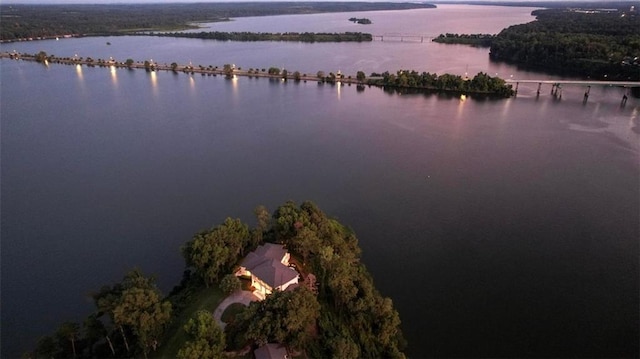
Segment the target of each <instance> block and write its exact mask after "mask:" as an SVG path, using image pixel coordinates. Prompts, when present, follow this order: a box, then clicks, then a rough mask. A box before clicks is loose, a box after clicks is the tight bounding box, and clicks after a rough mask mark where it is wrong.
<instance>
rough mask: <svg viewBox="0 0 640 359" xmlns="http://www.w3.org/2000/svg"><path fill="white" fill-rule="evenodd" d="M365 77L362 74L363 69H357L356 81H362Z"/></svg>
mask: <svg viewBox="0 0 640 359" xmlns="http://www.w3.org/2000/svg"><path fill="white" fill-rule="evenodd" d="M366 78H367V76H366V75H365V74H364V72H363V71H358V72H357V73H356V79H357V80H358V82H364V80H365V79H366Z"/></svg>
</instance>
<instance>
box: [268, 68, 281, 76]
mask: <svg viewBox="0 0 640 359" xmlns="http://www.w3.org/2000/svg"><path fill="white" fill-rule="evenodd" d="M268 74H269V75H280V69H279V68H277V67H269V71H268Z"/></svg>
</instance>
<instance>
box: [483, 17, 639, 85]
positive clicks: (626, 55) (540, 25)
mask: <svg viewBox="0 0 640 359" xmlns="http://www.w3.org/2000/svg"><path fill="white" fill-rule="evenodd" d="M629 10H630V8H625V9H618V10H588V9H584V10H577V9H547V10H536V11H534V12H533V15H536V21H533V22H530V23H527V24H522V25H514V26H510V27H508V28H506V29H504V30H502V31H501V32H500V33H499V34H498V35H497V36H496V37H495V38H494V39H493V40H492V42H491V52H490V56H491V59H493V60H497V61H506V62H509V63H515V64H519V65H523V66H526V67H529V68H533V69H541V70H546V71H550V72H556V73H560V74H569V75H577V76H582V77H585V78H592V79H598V80H607V79H608V80H630V81H639V80H640V60H639V58H640V13H638V11H637V10H635V11H629Z"/></svg>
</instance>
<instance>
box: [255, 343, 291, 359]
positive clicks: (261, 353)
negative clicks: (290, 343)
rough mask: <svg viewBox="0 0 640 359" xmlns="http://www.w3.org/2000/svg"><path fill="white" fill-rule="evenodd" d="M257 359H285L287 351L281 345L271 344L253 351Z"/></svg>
mask: <svg viewBox="0 0 640 359" xmlns="http://www.w3.org/2000/svg"><path fill="white" fill-rule="evenodd" d="M253 355H254V356H255V357H256V359H276V358H277V359H285V358H287V349H286V348H285V347H284V346H283V345H281V344H274V343H269V344H265V345H263V346H261V347H260V348H258V349H256V350H254V351H253Z"/></svg>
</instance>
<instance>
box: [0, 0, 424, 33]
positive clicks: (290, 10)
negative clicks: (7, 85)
mask: <svg viewBox="0 0 640 359" xmlns="http://www.w3.org/2000/svg"><path fill="white" fill-rule="evenodd" d="M435 7H436V6H435V5H432V4H425V3H408V2H402V3H400V2H399V3H394V2H344V1H336V2H332V1H327V2H270V1H267V2H211V3H204V2H202V3H190V4H185V3H168V4H160V3H156V4H133V3H131V4H104V5H101V4H56V5H45V4H37V5H33V4H31V5H29V4H4V3H3V4H0V21H1V22H2V26H0V41H2V42H11V41H20V40H37V39H47V38H55V37H64V36H66V35H74V36H105V35H118V34H130V35H131V34H137V33H141V32H149V31H156V32H157V31H176V30H186V29H197V28H198V24H199V23H208V22H220V21H229V20H230V19H231V18H239V17H248V16H272V15H298V14H317V13H333V12H364V11H379V10H409V9H429V8H435ZM345 20H346V19H345Z"/></svg>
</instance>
